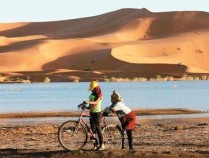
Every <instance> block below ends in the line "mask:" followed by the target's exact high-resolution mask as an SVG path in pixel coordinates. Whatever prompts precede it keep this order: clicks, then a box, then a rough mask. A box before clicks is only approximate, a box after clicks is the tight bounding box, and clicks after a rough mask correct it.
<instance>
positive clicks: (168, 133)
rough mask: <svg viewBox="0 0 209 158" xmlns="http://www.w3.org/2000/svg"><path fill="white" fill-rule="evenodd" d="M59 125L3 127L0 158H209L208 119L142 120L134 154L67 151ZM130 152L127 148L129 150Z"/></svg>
mask: <svg viewBox="0 0 209 158" xmlns="http://www.w3.org/2000/svg"><path fill="white" fill-rule="evenodd" d="M59 125H60V124H52V123H47V124H46V123H45V124H33V125H21V126H11V125H10V126H6V125H1V126H0V157H66V158H67V157H90V158H91V157H100V158H105V157H127V158H134V157H153V158H156V157H162V158H164V157H189V158H190V157H195V158H199V157H200V158H201V157H205V158H206V157H209V141H208V140H209V118H208V117H206V118H187V119H186V118H185V119H182V118H181V119H142V120H138V122H137V126H136V129H135V130H134V147H135V149H136V150H135V151H129V150H125V151H121V150H114V151H111V150H105V151H94V150H89V149H88V147H87V148H85V150H82V151H80V152H77V153H70V152H67V151H65V150H64V149H63V148H62V147H61V146H60V145H59V143H58V139H57V130H58V127H59ZM127 149H128V147H127Z"/></svg>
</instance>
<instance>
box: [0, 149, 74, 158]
mask: <svg viewBox="0 0 209 158" xmlns="http://www.w3.org/2000/svg"><path fill="white" fill-rule="evenodd" d="M68 153H69V152H67V151H66V150H57V151H36V150H34V149H16V148H5V149H0V157H1V156H3V157H11V156H12V157H13V156H15V157H21V158H22V157H37V156H38V157H51V156H53V155H62V154H64V155H65V154H68ZM69 154H71V153H69Z"/></svg>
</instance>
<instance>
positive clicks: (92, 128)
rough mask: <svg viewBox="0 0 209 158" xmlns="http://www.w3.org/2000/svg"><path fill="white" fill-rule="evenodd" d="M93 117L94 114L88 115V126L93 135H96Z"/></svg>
mask: <svg viewBox="0 0 209 158" xmlns="http://www.w3.org/2000/svg"><path fill="white" fill-rule="evenodd" d="M94 120H95V115H94V113H90V126H91V130H92V132H93V133H94V134H95V133H96V125H95V121H94Z"/></svg>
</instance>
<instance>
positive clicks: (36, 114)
mask: <svg viewBox="0 0 209 158" xmlns="http://www.w3.org/2000/svg"><path fill="white" fill-rule="evenodd" d="M133 111H134V112H135V113H136V115H137V116H152V115H181V114H204V113H208V111H200V110H192V109H185V108H170V109H133ZM80 112H81V111H78V110H75V111H73V110H72V111H53V112H18V113H0V118H40V117H78V116H79V114H80ZM85 113H87V114H88V111H85ZM111 116H115V115H114V114H111V115H110V116H109V117H111Z"/></svg>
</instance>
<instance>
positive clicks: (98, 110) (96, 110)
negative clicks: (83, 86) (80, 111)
mask: <svg viewBox="0 0 209 158" xmlns="http://www.w3.org/2000/svg"><path fill="white" fill-rule="evenodd" d="M89 101H95V96H94V95H92V94H91V95H90V96H89ZM101 104H102V99H100V101H99V102H98V103H97V105H96V107H95V108H94V109H92V106H93V105H92V104H90V112H92V113H97V112H101V111H102V107H101Z"/></svg>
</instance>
